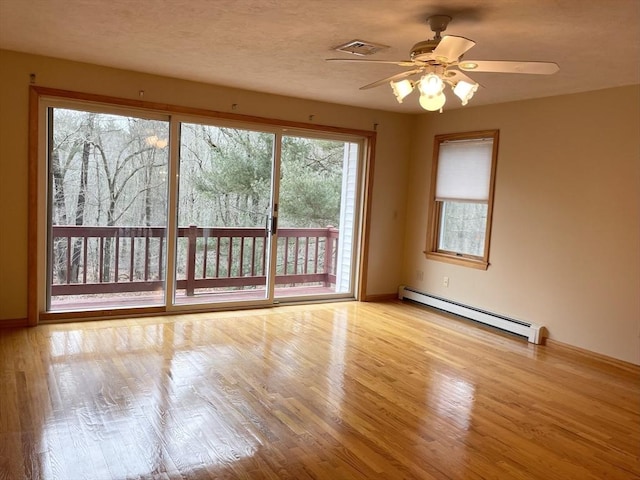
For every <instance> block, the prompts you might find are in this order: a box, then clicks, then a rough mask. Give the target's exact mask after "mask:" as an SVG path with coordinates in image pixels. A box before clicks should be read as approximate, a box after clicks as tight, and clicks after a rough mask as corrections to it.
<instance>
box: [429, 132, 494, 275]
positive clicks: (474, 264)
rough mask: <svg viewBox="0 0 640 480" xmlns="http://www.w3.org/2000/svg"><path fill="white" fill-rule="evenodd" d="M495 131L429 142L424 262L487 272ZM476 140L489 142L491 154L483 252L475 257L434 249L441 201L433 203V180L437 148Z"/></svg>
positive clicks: (436, 165) (438, 228)
mask: <svg viewBox="0 0 640 480" xmlns="http://www.w3.org/2000/svg"><path fill="white" fill-rule="evenodd" d="M499 133H500V131H499V130H497V129H496V130H479V131H473V132H462V133H449V134H442V135H436V136H435V137H434V141H433V157H432V165H431V183H430V189H429V214H428V215H429V216H428V223H427V245H426V249H425V251H424V254H425V256H426V258H427V259H430V260H436V261H440V262H446V263H452V264H455V265H461V266H464V267H470V268H476V269H480V270H487V269H488V268H489V265H490V263H489V250H490V246H491V225H492V223H493V201H494V190H495V178H496V167H497V163H498V144H499V136H500V135H499ZM480 138H492V139H493V151H492V155H491V176H490V180H489V198H488V203H487V224H486V228H485V242H484V253H483V255H482V257H479V256H475V255H467V254H459V253H456V252H450V251H445V250H440V249H438V238H439V236H440V216H441V213H442V202H438V201H436V180H437V172H438V159H439V154H440V145H441V144H442V143H443V142H445V141H455V140H473V139H480Z"/></svg>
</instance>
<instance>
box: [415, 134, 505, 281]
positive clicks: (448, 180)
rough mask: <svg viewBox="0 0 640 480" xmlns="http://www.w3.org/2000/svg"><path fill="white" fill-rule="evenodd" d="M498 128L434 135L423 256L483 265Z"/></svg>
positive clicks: (487, 236)
mask: <svg viewBox="0 0 640 480" xmlns="http://www.w3.org/2000/svg"><path fill="white" fill-rule="evenodd" d="M497 154H498V130H487V131H480V132H469V133H456V134H448V135H436V137H435V141H434V153H433V169H432V174H431V187H432V188H431V197H430V202H429V225H428V233H427V250H426V251H425V253H426V255H427V258H430V259H433V260H440V261H445V262H451V263H456V264H460V265H466V266H469V267H474V268H480V269H487V267H488V266H489V238H490V233H491V213H492V210H493V189H494V180H495V172H496V159H497Z"/></svg>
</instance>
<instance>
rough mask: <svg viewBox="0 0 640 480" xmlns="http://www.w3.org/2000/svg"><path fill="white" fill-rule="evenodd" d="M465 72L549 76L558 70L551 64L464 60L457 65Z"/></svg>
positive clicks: (556, 65) (554, 64)
mask: <svg viewBox="0 0 640 480" xmlns="http://www.w3.org/2000/svg"><path fill="white" fill-rule="evenodd" d="M458 68H459V69H460V70H464V71H465V72H494V73H530V74H534V75H551V74H554V73H556V72H557V71H558V70H560V67H558V64H556V63H553V62H511V61H499V60H497V61H494V60H464V61H462V62H460V63H459V64H458Z"/></svg>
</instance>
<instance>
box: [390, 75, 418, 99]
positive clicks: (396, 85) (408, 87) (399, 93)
mask: <svg viewBox="0 0 640 480" xmlns="http://www.w3.org/2000/svg"><path fill="white" fill-rule="evenodd" d="M389 83H390V84H391V88H392V89H393V94H394V95H395V96H396V100H398V103H402V100H403V99H404V97H406V96H407V95H409V94H410V93H411V92H413V82H411V81H409V80H400V81H399V82H389Z"/></svg>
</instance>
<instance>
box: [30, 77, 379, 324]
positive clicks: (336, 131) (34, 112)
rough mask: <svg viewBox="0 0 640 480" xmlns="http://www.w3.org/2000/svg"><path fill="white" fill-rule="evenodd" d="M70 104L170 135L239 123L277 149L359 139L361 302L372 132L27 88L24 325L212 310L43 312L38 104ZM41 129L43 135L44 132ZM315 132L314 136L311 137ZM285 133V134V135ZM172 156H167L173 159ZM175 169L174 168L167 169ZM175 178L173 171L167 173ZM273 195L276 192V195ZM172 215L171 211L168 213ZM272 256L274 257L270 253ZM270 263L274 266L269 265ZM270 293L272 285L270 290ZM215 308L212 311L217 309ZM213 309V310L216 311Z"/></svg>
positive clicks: (42, 142) (173, 186) (172, 219)
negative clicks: (287, 138) (120, 114)
mask: <svg viewBox="0 0 640 480" xmlns="http://www.w3.org/2000/svg"><path fill="white" fill-rule="evenodd" d="M48 100H52V101H69V102H73V103H74V104H76V105H80V104H83V103H84V104H87V105H95V106H98V107H100V106H101V107H102V108H103V109H106V110H110V111H116V110H118V109H121V110H125V109H126V110H127V111H129V113H134V112H135V111H138V112H141V114H143V115H153V116H155V115H168V116H170V117H172V118H171V126H170V130H171V134H172V135H175V134H176V133H177V131H176V128H177V127H176V126H175V124H176V122H175V121H174V118H173V117H182V116H186V117H201V118H206V119H209V121H214V122H216V123H217V122H222V123H227V122H229V123H236V122H237V123H239V124H242V126H243V128H247V127H250V126H251V124H253V125H258V126H259V128H260V129H261V130H266V131H269V130H271V129H273V130H276V131H277V130H280V132H279V133H277V134H276V135H277V141H276V144H277V143H278V142H279V141H280V140H281V138H282V133H283V130H286V129H292V130H293V131H292V132H291V133H294V131H295V132H296V133H301V134H308V135H313V136H315V135H322V134H323V133H326V134H329V135H330V136H333V135H336V136H337V137H339V136H345V137H360V138H361V139H362V154H361V155H362V156H361V158H362V159H363V160H362V162H361V166H360V168H361V176H362V180H361V193H360V204H361V205H360V208H359V210H358V211H359V214H360V215H361V219H362V220H361V222H360V235H359V236H360V248H359V253H358V260H357V265H358V268H357V270H356V284H355V291H354V295H355V299H356V300H360V301H362V300H364V299H365V295H366V280H367V258H368V252H369V233H370V216H371V198H370V197H371V190H372V185H373V167H374V158H375V143H376V132H375V130H360V129H351V128H343V127H335V126H328V125H317V124H310V123H304V122H295V121H286V120H280V119H271V118H265V117H257V116H250V115H241V114H235V113H228V112H219V111H214V110H207V109H201V108H193V107H183V106H178V105H172V104H166V103H157V102H148V101H142V100H132V99H125V98H119V97H111V96H106V95H99V94H92V93H83V92H75V91H69V90H61V89H54V88H48V87H42V86H33V85H32V86H30V87H29V144H28V182H29V185H28V191H29V197H28V242H27V251H28V259H27V270H28V272H27V273H28V279H27V283H28V284H27V315H28V323H29V325H37V324H39V323H41V322H50V321H70V320H82V319H96V318H116V317H126V316H131V315H136V316H141V315H158V314H167V313H185V312H187V311H194V312H195V311H202V310H207V311H210V310H213V308H211V305H206V307H207V308H204V309H198V308H197V306H196V308H193V309H191V310H185V309H182V308H180V309H175V308H173V307H172V308H167V305H169V302H167V301H165V305H164V306H153V307H137V308H123V309H113V310H91V311H65V312H46V311H43V305H44V303H43V301H44V293H43V285H42V268H43V266H44V264H43V262H44V261H46V260H45V259H44V258H42V256H43V247H42V244H43V241H44V239H43V236H44V235H46V230H45V229H44V227H43V226H42V222H43V220H44V219H43V218H42V216H43V212H42V205H43V202H44V201H45V198H44V197H45V196H46V185H45V184H44V181H43V178H44V175H43V174H42V171H41V169H42V168H45V166H46V163H45V161H44V160H43V159H44V158H45V157H44V156H45V155H46V149H47V147H46V139H45V137H46V125H45V123H46V122H44V120H43V118H42V115H41V103H42V102H43V101H48ZM43 129H45V130H43ZM314 132H315V135H314ZM288 133H289V132H287V134H288ZM175 140H176V138H175V137H172V143H171V149H172V150H173V149H177V148H179V143H178V142H176V141H175ZM173 153H176V152H175V151H172V154H173ZM171 168H177V167H175V166H174V167H171ZM172 173H174V174H175V171H174V172H172ZM171 178H172V179H171V182H170V185H169V189H170V197H169V210H168V222H167V228H171V225H172V224H173V225H176V222H177V218H176V216H175V213H176V210H175V209H176V208H177V206H173V204H174V203H175V202H174V201H172V200H173V199H175V197H174V195H175V194H176V193H177V179H176V176H175V175H172V177H171ZM276 193H277V192H276ZM172 209H173V211H172ZM169 248H174V249H175V245H170V244H169V245H167V249H169ZM271 250H272V255H274V253H273V252H275V249H273V248H272V249H271ZM173 262H174V264H173V265H170V264H169V263H170V262H168V264H167V273H169V268H172V267H173V268H174V267H175V259H174V260H173ZM271 263H273V262H271ZM172 275H173V274H172ZM174 288H175V287H169V286H167V289H166V292H165V294H166V295H169V294H171V295H172V294H173V291H174ZM270 289H271V290H272V289H273V285H271V286H270ZM270 297H271V298H273V292H272V291H271V292H270ZM216 307H217V306H216ZM229 308H238V306H237V305H230V306H229ZM216 309H218V308H216Z"/></svg>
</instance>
